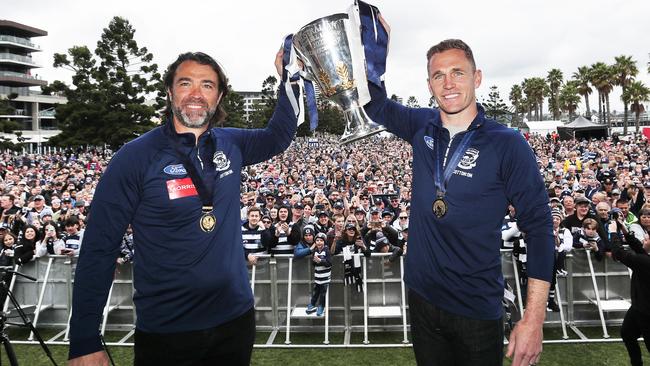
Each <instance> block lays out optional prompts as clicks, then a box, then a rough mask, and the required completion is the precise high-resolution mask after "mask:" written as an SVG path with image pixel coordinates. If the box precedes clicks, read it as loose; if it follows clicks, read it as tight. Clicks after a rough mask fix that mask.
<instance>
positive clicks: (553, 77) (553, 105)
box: [546, 69, 564, 120]
mask: <svg viewBox="0 0 650 366" xmlns="http://www.w3.org/2000/svg"><path fill="white" fill-rule="evenodd" d="M563 79H564V74H562V71H561V70H560V69H551V70H550V71H549V72H548V75H546V81H547V82H548V91H549V98H548V109H549V111H550V112H551V113H552V114H553V119H554V120H558V119H560V112H561V109H560V100H559V98H560V87H561V86H562V80H563Z"/></svg>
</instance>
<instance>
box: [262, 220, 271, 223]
mask: <svg viewBox="0 0 650 366" xmlns="http://www.w3.org/2000/svg"><path fill="white" fill-rule="evenodd" d="M262 223H264V224H270V223H271V221H269V220H262Z"/></svg>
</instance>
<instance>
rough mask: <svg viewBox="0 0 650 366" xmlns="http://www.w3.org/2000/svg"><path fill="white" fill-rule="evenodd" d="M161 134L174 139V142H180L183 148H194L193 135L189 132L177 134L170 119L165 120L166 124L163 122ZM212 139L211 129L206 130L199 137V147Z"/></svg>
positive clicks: (194, 139) (194, 138)
mask: <svg viewBox="0 0 650 366" xmlns="http://www.w3.org/2000/svg"><path fill="white" fill-rule="evenodd" d="M163 132H164V133H165V135H167V136H168V137H170V138H172V139H175V140H180V142H181V145H183V146H191V147H194V146H195V141H196V137H195V136H194V134H193V133H191V132H185V133H178V132H176V127H175V126H174V121H172V119H171V118H168V119H167V122H165V126H164V128H163ZM211 137H212V129H211V128H208V129H207V130H205V132H203V133H202V134H201V136H199V141H198V143H199V145H203V144H205V143H206V141H207V139H209V138H211Z"/></svg>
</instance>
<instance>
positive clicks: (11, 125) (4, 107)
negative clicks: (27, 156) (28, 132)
mask: <svg viewBox="0 0 650 366" xmlns="http://www.w3.org/2000/svg"><path fill="white" fill-rule="evenodd" d="M9 97H11V95H10V96H9ZM9 97H8V98H6V99H5V98H0V116H11V115H14V114H16V108H14V107H13V106H12V105H11V103H9V100H10V98H9ZM21 128H22V124H21V123H20V122H17V121H14V120H12V119H11V118H10V117H6V118H2V119H0V131H1V132H4V133H12V132H14V131H16V130H20V129H21ZM13 145H14V144H12V143H11V142H10V140H8V139H6V138H2V139H0V148H2V149H5V148H9V149H13V148H15V147H14V146H13Z"/></svg>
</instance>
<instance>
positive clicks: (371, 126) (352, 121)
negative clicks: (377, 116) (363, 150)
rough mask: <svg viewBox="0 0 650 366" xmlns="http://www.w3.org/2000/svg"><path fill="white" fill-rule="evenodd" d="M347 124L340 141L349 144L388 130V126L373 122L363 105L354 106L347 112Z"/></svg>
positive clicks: (342, 143)
mask: <svg viewBox="0 0 650 366" xmlns="http://www.w3.org/2000/svg"><path fill="white" fill-rule="evenodd" d="M343 113H344V115H345V120H346V126H345V132H344V133H343V136H341V140H340V141H339V143H340V144H341V145H347V144H350V143H352V142H355V141H357V140H361V139H364V138H366V137H369V136H372V135H375V134H378V133H380V132H382V131H386V128H385V127H384V126H382V125H379V124H377V123H375V122H373V121H372V120H371V119H370V117H368V115H367V114H366V111H365V110H364V109H363V108H362V107H358V106H356V107H353V108H350V109H348V110H346V111H345V112H343Z"/></svg>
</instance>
